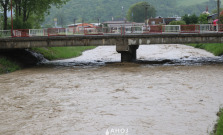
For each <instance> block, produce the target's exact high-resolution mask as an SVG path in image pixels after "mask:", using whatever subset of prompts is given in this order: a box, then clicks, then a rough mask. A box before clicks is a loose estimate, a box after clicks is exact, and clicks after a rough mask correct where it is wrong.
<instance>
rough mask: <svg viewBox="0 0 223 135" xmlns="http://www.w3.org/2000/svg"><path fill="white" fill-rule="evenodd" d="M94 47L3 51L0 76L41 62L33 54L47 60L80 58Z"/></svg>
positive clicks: (0, 60)
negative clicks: (40, 55) (35, 53)
mask: <svg viewBox="0 0 223 135" xmlns="http://www.w3.org/2000/svg"><path fill="white" fill-rule="evenodd" d="M94 48H95V47H92V46H91V47H49V48H32V49H31V51H32V52H30V51H29V50H4V51H1V56H0V74H4V73H10V72H14V71H16V70H19V69H22V68H24V67H27V66H28V67H30V66H34V65H36V64H37V63H38V62H41V60H40V58H36V56H33V54H32V53H33V52H37V53H40V54H42V55H43V56H44V58H46V59H48V60H56V59H68V58H73V57H77V56H80V55H81V54H82V52H84V51H86V50H89V49H94Z"/></svg>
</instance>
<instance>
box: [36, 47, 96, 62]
mask: <svg viewBox="0 0 223 135" xmlns="http://www.w3.org/2000/svg"><path fill="white" fill-rule="evenodd" d="M94 48H95V47H94V46H82V47H48V48H32V50H33V51H36V52H38V53H41V54H43V55H44V57H45V58H46V59H48V60H56V59H67V58H73V57H77V56H80V55H81V54H82V52H83V51H85V50H89V49H94Z"/></svg>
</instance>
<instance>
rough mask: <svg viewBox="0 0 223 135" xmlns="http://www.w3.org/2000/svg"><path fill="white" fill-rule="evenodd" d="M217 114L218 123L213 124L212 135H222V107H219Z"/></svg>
mask: <svg viewBox="0 0 223 135" xmlns="http://www.w3.org/2000/svg"><path fill="white" fill-rule="evenodd" d="M217 115H218V116H219V119H218V124H216V126H215V130H216V131H214V132H215V134H214V135H223V108H222V109H220V111H219V113H218V114H217Z"/></svg>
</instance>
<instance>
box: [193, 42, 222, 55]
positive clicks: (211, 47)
mask: <svg viewBox="0 0 223 135" xmlns="http://www.w3.org/2000/svg"><path fill="white" fill-rule="evenodd" d="M189 45H190V46H193V47H195V48H200V49H204V50H206V51H209V52H211V53H213V54H214V55H215V56H221V55H223V44H221V43H207V44H189Z"/></svg>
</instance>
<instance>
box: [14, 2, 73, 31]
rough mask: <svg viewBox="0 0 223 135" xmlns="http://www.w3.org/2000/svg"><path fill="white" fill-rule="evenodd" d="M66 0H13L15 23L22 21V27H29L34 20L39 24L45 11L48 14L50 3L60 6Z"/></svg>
mask: <svg viewBox="0 0 223 135" xmlns="http://www.w3.org/2000/svg"><path fill="white" fill-rule="evenodd" d="M67 1H69V0H14V4H15V11H16V12H15V16H16V20H15V21H18V23H17V24H21V23H20V21H22V25H21V26H20V27H22V28H31V27H33V26H34V25H36V24H35V23H36V22H38V23H37V24H39V23H40V22H42V21H43V20H44V16H45V13H47V14H49V9H50V8H51V5H55V6H57V7H60V6H61V5H62V4H65V3H66V2H67ZM15 23H16V22H15Z"/></svg>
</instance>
